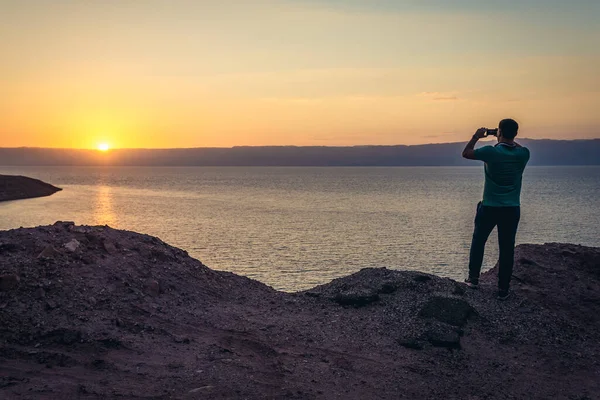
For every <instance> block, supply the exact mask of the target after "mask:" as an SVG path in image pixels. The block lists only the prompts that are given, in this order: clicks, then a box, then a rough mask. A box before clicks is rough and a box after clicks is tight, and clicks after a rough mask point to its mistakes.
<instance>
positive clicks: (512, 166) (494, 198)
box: [475, 143, 529, 207]
mask: <svg viewBox="0 0 600 400" xmlns="http://www.w3.org/2000/svg"><path fill="white" fill-rule="evenodd" d="M475 158H476V159H477V160H481V161H483V162H485V167H484V169H485V186H484V188H483V202H482V204H483V205H484V206H493V207H514V206H520V205H521V182H522V181H523V171H524V170H525V165H527V161H529V149H527V148H526V147H517V146H511V145H508V144H505V143H498V144H497V145H496V146H484V147H480V148H479V149H476V150H475Z"/></svg>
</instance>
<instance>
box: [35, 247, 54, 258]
mask: <svg viewBox="0 0 600 400" xmlns="http://www.w3.org/2000/svg"><path fill="white" fill-rule="evenodd" d="M58 254H59V252H58V251H57V250H56V249H55V248H54V246H52V245H50V244H49V245H48V246H46V248H45V249H44V250H42V252H41V253H40V254H39V255H38V256H37V258H54V257H56V256H57V255H58Z"/></svg>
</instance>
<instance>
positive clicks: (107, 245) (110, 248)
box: [102, 240, 117, 254]
mask: <svg viewBox="0 0 600 400" xmlns="http://www.w3.org/2000/svg"><path fill="white" fill-rule="evenodd" d="M102 246H103V247H104V250H106V252H107V253H108V254H115V253H116V252H117V248H116V247H115V245H114V243H113V242H111V241H109V240H105V241H103V242H102Z"/></svg>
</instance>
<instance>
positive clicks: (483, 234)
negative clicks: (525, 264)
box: [469, 202, 521, 290]
mask: <svg viewBox="0 0 600 400" xmlns="http://www.w3.org/2000/svg"><path fill="white" fill-rule="evenodd" d="M520 218H521V208H520V207H490V206H484V205H482V204H481V202H479V204H477V214H476V216H475V231H474V232H473V240H472V241H471V253H470V257H469V279H470V280H471V281H472V282H478V281H479V274H480V272H481V263H482V262H483V251H484V249H485V242H487V239H488V237H489V236H490V233H492V230H493V229H494V227H495V226H498V245H499V246H500V260H499V268H500V269H499V271H498V289H500V290H508V288H509V286H510V278H511V275H512V270H513V264H514V256H515V236H516V235H517V227H518V226H519V219H520Z"/></svg>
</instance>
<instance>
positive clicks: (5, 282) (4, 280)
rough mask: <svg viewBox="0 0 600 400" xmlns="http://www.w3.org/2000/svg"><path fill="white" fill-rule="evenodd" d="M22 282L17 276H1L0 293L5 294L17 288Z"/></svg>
mask: <svg viewBox="0 0 600 400" xmlns="http://www.w3.org/2000/svg"><path fill="white" fill-rule="evenodd" d="M20 280H21V279H19V276H18V275H15V274H4V275H0V292H5V291H8V290H12V289H14V288H16V287H17V286H19V282H20Z"/></svg>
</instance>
